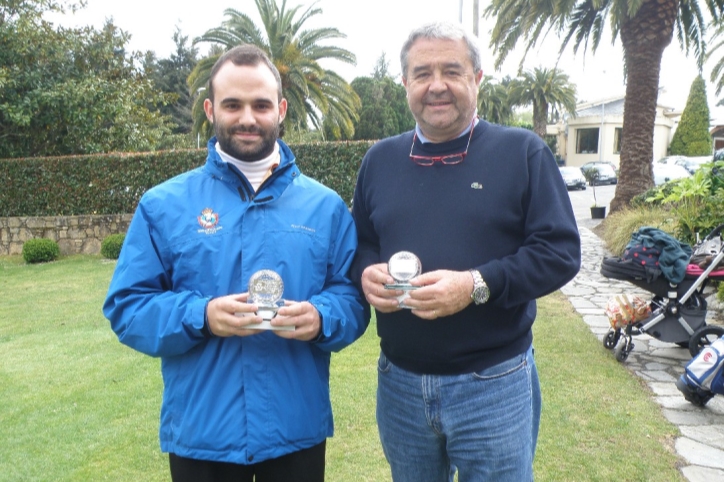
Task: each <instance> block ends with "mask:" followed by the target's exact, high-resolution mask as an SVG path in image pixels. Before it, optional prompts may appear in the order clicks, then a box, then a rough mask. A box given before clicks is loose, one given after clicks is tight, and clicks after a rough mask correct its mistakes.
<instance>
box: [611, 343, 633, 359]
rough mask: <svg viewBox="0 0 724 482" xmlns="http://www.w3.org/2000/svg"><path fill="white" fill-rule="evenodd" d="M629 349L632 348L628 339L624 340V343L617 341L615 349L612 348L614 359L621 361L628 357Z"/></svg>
mask: <svg viewBox="0 0 724 482" xmlns="http://www.w3.org/2000/svg"><path fill="white" fill-rule="evenodd" d="M631 350H633V344H632V343H631V342H630V341H629V340H626V342H625V343H619V344H618V345H616V349H615V350H614V354H615V355H616V360H618V361H620V362H621V363H623V362H625V361H626V359H627V358H628V354H629V353H631Z"/></svg>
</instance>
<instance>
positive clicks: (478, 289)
mask: <svg viewBox="0 0 724 482" xmlns="http://www.w3.org/2000/svg"><path fill="white" fill-rule="evenodd" d="M470 274H471V275H473V292H472V293H470V299H472V300H473V302H474V303H475V304H476V305H482V304H483V303H485V302H487V301H488V298H490V288H488V285H487V284H485V280H484V279H483V276H482V275H481V274H480V271H478V270H477V269H471V270H470Z"/></svg>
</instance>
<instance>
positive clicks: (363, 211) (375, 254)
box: [351, 153, 381, 293]
mask: <svg viewBox="0 0 724 482" xmlns="http://www.w3.org/2000/svg"><path fill="white" fill-rule="evenodd" d="M368 156H369V153H368V155H366V156H365V159H363V160H362V165H361V167H360V171H359V174H358V175H357V185H356V187H355V190H354V198H353V201H352V217H353V218H354V223H355V226H357V240H358V243H359V244H358V246H357V254H356V255H355V259H354V263H353V265H352V272H351V276H352V280H353V282H354V283H355V284H356V285H357V288H358V289H359V291H360V293H362V272H363V271H364V270H365V268H366V267H367V266H370V265H373V264H377V263H380V262H381V261H380V240H379V237H378V235H377V232H376V231H375V228H374V225H373V223H372V219H371V217H370V212H369V210H368V206H367V205H366V203H365V195H364V194H365V192H366V189H367V186H366V185H365V178H366V173H367V158H368Z"/></svg>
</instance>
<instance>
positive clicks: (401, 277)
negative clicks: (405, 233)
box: [385, 251, 422, 309]
mask: <svg viewBox="0 0 724 482" xmlns="http://www.w3.org/2000/svg"><path fill="white" fill-rule="evenodd" d="M387 271H388V272H389V273H390V276H392V278H393V279H394V280H395V283H393V284H386V285H385V289H388V290H401V291H404V293H403V294H401V295H400V296H398V297H397V301H399V302H400V308H408V309H409V308H410V307H409V306H407V305H405V303H404V301H405V299H407V298H408V297H409V296H410V295H409V291H412V290H416V289H417V288H419V286H413V285H411V284H410V280H411V279H412V278H414V277H416V276H419V275H420V273H421V272H422V264H421V263H420V259H419V258H418V257H417V256H415V255H414V254H412V253H410V252H409V251H400V252H398V253H395V254H393V255H392V257H391V258H390V260H389V261H388V262H387Z"/></svg>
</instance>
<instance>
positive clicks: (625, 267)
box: [601, 224, 724, 362]
mask: <svg viewBox="0 0 724 482" xmlns="http://www.w3.org/2000/svg"><path fill="white" fill-rule="evenodd" d="M722 229H724V224H723V225H720V226H718V227H717V228H716V229H714V230H713V231H712V232H711V233H710V234H709V235H708V236H707V237H706V238H705V239H704V240H703V241H702V242H701V243H700V244H699V245H698V246H705V245H707V243H708V242H709V241H711V240H715V241H719V240H721V237H720V233H721V231H722ZM709 245H711V243H709ZM717 246H718V250H717V251H716V252H715V253H710V258H709V259H708V261H710V262H709V263H708V265H707V266H706V268H701V267H700V266H699V265H697V264H692V263H691V261H689V264H688V266H687V267H686V275H685V276H684V279H683V280H682V281H681V282H679V283H671V282H670V281H669V280H668V279H666V277H665V276H663V275H661V276H652V271H651V270H650V269H646V268H644V266H642V265H641V264H638V263H637V262H635V261H632V260H631V259H624V258H618V257H607V258H604V259H603V262H602V264H601V274H602V275H603V276H605V277H607V278H610V279H617V280H623V281H627V282H629V283H631V284H633V285H635V286H637V287H639V288H641V289H643V290H645V291H648V292H650V293H652V295H653V296H652V297H651V299H650V300H649V301H648V305H649V306H648V308H650V310H647V315H646V316H645V317H644V318H643V319H640V320H636V321H634V322H631V323H629V324H626V325H625V326H623V327H620V326H619V327H614V326H613V324H612V328H611V329H610V330H609V331H608V333H607V334H606V336H605V337H604V339H603V346H604V347H606V348H607V349H613V350H614V353H615V356H616V359H617V360H618V361H620V362H623V361H625V360H626V359H627V358H628V355H629V353H631V351H632V350H633V348H634V344H633V340H632V337H633V336H636V335H641V334H648V335H650V336H652V337H653V338H655V339H657V340H661V341H664V342H668V343H675V344H677V345H679V346H681V347H684V348H688V349H689V352H690V353H691V356H692V357H693V356H696V355H697V354H698V353H699V351H701V349H702V348H703V347H704V346H707V345H709V344H711V343H712V342H713V341H715V340H716V339H717V338H719V337H720V336H722V335H724V327H721V326H717V325H707V324H706V312H707V304H706V300H705V299H704V296H703V291H704V288H705V287H706V285H707V283H708V282H709V281H710V280H717V281H721V280H724V269H719V270H716V271H715V269H716V267H717V266H718V265H719V263H720V262H721V261H722V259H724V249H722V244H721V243H718V245H717ZM689 249H690V248H689ZM698 252H699V250H698V249H697V251H696V253H698Z"/></svg>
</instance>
